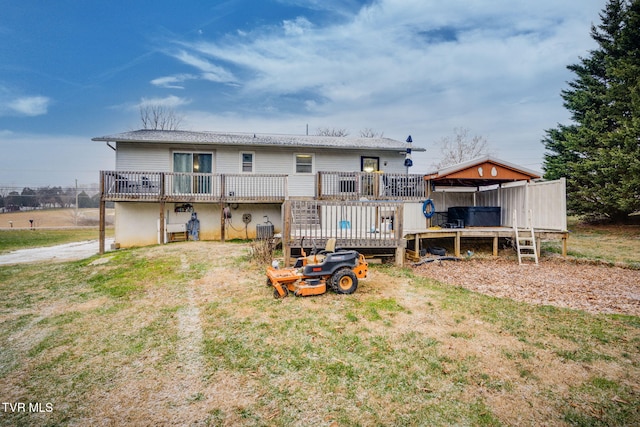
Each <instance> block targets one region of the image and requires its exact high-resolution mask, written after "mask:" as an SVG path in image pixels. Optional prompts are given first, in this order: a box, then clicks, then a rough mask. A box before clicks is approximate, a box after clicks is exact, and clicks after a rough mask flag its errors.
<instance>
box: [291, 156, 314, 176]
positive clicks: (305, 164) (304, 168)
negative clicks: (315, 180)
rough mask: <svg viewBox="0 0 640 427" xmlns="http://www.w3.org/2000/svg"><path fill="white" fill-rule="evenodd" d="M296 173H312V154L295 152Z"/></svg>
mask: <svg viewBox="0 0 640 427" xmlns="http://www.w3.org/2000/svg"><path fill="white" fill-rule="evenodd" d="M295 162H296V173H313V154H296V155H295Z"/></svg>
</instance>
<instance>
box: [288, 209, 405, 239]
mask: <svg viewBox="0 0 640 427" xmlns="http://www.w3.org/2000/svg"><path fill="white" fill-rule="evenodd" d="M284 215H285V221H284V223H285V230H284V231H283V238H284V239H285V243H286V244H287V245H288V246H289V247H300V245H301V241H302V240H303V238H304V240H305V243H303V244H302V245H303V246H304V247H310V246H311V245H312V244H316V245H317V246H318V247H322V246H323V245H325V244H326V241H327V240H328V239H329V238H336V240H337V243H338V246H341V247H345V248H373V247H384V248H388V247H398V246H402V247H404V241H403V237H404V236H403V203H402V202H400V201H356V200H349V201H339V200H290V201H288V202H286V203H285V213H284Z"/></svg>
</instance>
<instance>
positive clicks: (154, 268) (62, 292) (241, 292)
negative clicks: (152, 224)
mask: <svg viewBox="0 0 640 427" xmlns="http://www.w3.org/2000/svg"><path fill="white" fill-rule="evenodd" d="M248 248H249V246H248V245H247V244H244V243H226V244H221V243H216V242H191V243H177V244H171V245H165V246H157V247H151V248H140V249H134V250H121V251H118V252H116V253H109V254H106V255H103V256H101V257H100V256H95V257H92V258H90V259H87V260H83V261H77V262H68V263H57V264H46V263H39V264H37V265H31V266H30V265H15V266H5V267H0V324H1V326H2V327H1V328H0V394H1V397H2V401H3V402H25V403H27V404H28V403H34V402H38V403H42V404H43V405H46V404H47V403H49V404H51V408H52V411H50V412H47V411H43V412H37V413H33V412H28V411H25V412H20V411H18V412H11V411H9V412H7V411H4V412H0V425H7V426H9V425H11V426H15V425H25V426H32V425H68V424H73V425H90V424H97V423H105V422H106V423H111V424H113V425H159V424H165V425H251V426H265V425H269V426H271V425H273V426H290V425H326V426H358V425H360V426H365V425H366V426H370V425H380V426H382V425H402V426H412V425H415V426H418V425H420V426H421V425H436V426H437V425H442V426H445V425H447V426H448V425H473V426H498V425H539V424H545V425H582V426H599V425H601V426H608V425H638V424H639V423H640V409H639V408H640V389H639V388H638V384H640V319H639V318H637V317H633V316H623V315H591V314H587V313H584V312H580V311H576V310H568V309H559V308H555V307H549V306H533V305H528V304H524V303H518V302H514V301H511V300H508V299H500V298H493V297H488V296H484V295H481V294H477V293H473V292H469V291H466V290H464V289H461V288H456V287H451V286H447V285H444V284H441V283H438V282H436V281H433V280H431V279H428V278H424V277H419V276H416V275H415V274H414V273H413V272H412V271H411V270H410V269H401V268H396V267H392V266H377V267H375V268H374V269H372V272H371V274H370V278H369V279H367V280H365V281H362V282H361V284H360V287H359V289H358V291H357V292H356V293H355V294H353V295H346V296H345V295H335V294H332V293H328V294H325V295H323V296H319V297H310V298H293V297H289V298H285V299H282V300H275V299H273V298H272V296H271V295H272V291H271V289H269V288H267V287H266V286H265V276H264V267H263V266H260V265H257V264H256V263H255V262H253V261H252V260H251V259H250V257H249V255H248V253H249V250H248ZM44 407H45V408H46V406H44ZM1 409H2V408H0V410H1Z"/></svg>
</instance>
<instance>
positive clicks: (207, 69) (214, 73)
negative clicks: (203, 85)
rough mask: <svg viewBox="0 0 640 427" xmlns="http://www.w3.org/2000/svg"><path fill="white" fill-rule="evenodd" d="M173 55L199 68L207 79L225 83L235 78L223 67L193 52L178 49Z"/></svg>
mask: <svg viewBox="0 0 640 427" xmlns="http://www.w3.org/2000/svg"><path fill="white" fill-rule="evenodd" d="M173 56H174V57H175V58H176V59H178V60H179V61H181V62H183V63H185V64H187V65H190V66H192V67H194V68H196V69H198V70H200V71H201V72H202V73H203V75H206V76H207V80H209V81H216V82H220V83H226V82H234V81H235V80H236V79H235V77H234V76H233V74H232V73H231V72H229V71H227V70H226V69H225V68H223V67H220V66H218V65H215V64H212V63H211V62H209V61H207V60H206V59H203V58H201V57H199V56H197V55H195V54H193V53H189V52H186V51H184V50H180V51H178V52H177V53H175V54H173Z"/></svg>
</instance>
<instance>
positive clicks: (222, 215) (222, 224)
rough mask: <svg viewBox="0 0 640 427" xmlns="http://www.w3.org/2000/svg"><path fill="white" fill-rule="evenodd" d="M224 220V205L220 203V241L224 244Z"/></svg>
mask: <svg viewBox="0 0 640 427" xmlns="http://www.w3.org/2000/svg"><path fill="white" fill-rule="evenodd" d="M225 225H226V218H225V217H224V203H220V241H221V242H222V243H224V239H225V238H226V236H225V234H226V233H225Z"/></svg>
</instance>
